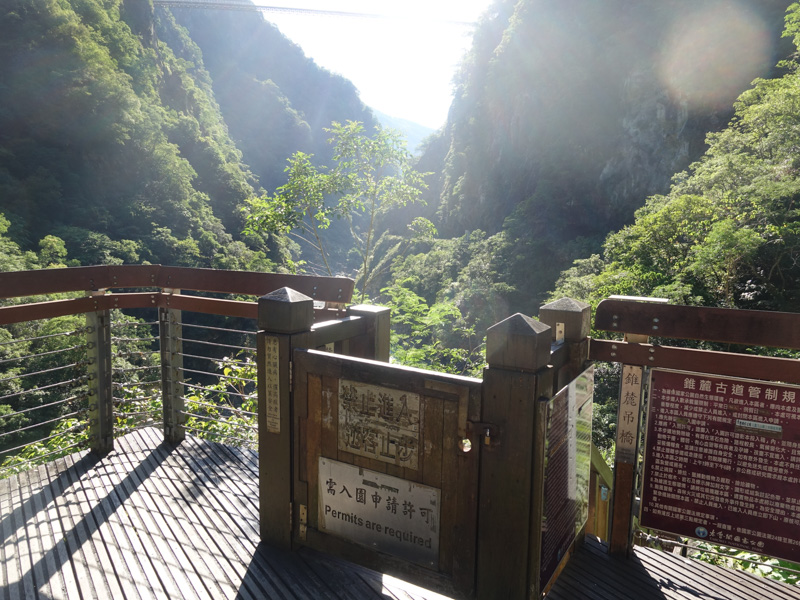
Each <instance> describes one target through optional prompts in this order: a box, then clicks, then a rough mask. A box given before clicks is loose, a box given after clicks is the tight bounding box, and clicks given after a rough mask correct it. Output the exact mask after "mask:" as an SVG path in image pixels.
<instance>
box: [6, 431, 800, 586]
mask: <svg viewBox="0 0 800 600" xmlns="http://www.w3.org/2000/svg"><path fill="white" fill-rule="evenodd" d="M257 473H258V464H257V456H256V454H255V453H253V452H250V451H247V450H240V449H237V448H232V447H230V446H225V445H221V444H215V443H211V442H206V441H202V440H198V439H195V438H187V440H186V441H185V442H184V443H182V444H181V445H179V446H171V445H168V444H165V443H164V442H163V441H162V439H161V432H160V431H158V430H156V429H143V430H140V431H138V432H135V433H131V434H128V435H126V436H124V437H122V438H120V439H118V440H117V442H116V450H115V451H114V452H112V453H111V454H109V455H108V456H106V457H105V458H102V459H101V458H97V457H96V456H94V455H92V454H88V453H85V454H76V455H72V456H69V457H66V458H63V459H59V460H57V461H54V462H52V463H49V464H47V465H44V466H41V467H38V468H36V469H34V470H31V471H29V472H26V473H22V474H20V475H18V476H15V477H11V478H9V479H6V480H3V481H0V532H1V533H2V539H3V544H2V548H1V549H0V583H2V586H0V597H2V598H17V597H25V598H39V599H50V598H68V599H73V598H100V599H104V598H115V599H121V598H214V599H218V598H283V599H292V598H314V599H316V598H328V599H332V598H348V599H349V598H395V599H401V598H402V599H404V600H409V599H422V598H442V596H439V595H437V594H436V593H434V592H429V591H426V590H423V589H421V588H418V587H415V586H412V585H410V584H407V583H405V582H402V581H399V580H397V579H393V578H390V577H387V576H384V575H381V574H380V573H376V572H374V571H370V570H367V569H364V568H361V567H358V566H355V565H352V564H350V563H346V562H344V561H340V560H337V559H335V558H331V557H328V556H324V555H322V554H319V553H316V552H313V551H310V550H308V549H303V550H300V551H298V552H293V553H286V552H282V551H278V550H275V549H272V548H270V547H267V546H264V545H263V544H260V543H258V538H259V535H258V495H257V493H258V481H257ZM547 598H548V599H549V600H573V599H611V598H613V599H626V598H631V599H633V598H636V599H642V598H655V599H659V598H669V599H672V598H682V599H687V598H697V599H701V600H729V599H734V598H742V599H748V600H763V599H767V598H769V599H770V600H773V599H774V600H792V599H800V589H797V588H790V587H788V586H785V585H780V584H777V583H774V582H771V581H766V580H763V579H758V578H755V577H752V576H749V575H747V574H745V573H741V572H732V571H729V570H726V569H721V568H718V567H713V566H711V565H707V564H703V563H699V562H696V561H691V560H687V559H684V558H681V557H679V556H675V555H671V554H667V553H664V552H660V551H657V550H650V549H644V548H637V549H636V551H635V556H634V558H633V559H631V560H619V559H614V558H611V557H609V556H608V555H607V554H606V553H605V548H604V547H603V546H602V545H601V544H600V543H599V542H597V541H592V540H588V539H587V543H586V544H584V546H583V547H582V548H581V549H580V550H579V551H578V552H577V553H576V555H575V557H574V558H573V560H572V561H571V562H570V564H569V565H568V566H567V568H566V569H565V571H564V573H562V575H561V577H560V578H559V579H558V581H557V583H556V585H555V586H554V588H553V589H552V590H551V591H550V593H549V594H548V596H547Z"/></svg>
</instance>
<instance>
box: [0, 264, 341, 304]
mask: <svg viewBox="0 0 800 600" xmlns="http://www.w3.org/2000/svg"><path fill="white" fill-rule="evenodd" d="M354 286H355V282H354V281H353V280H352V279H350V278H348V277H322V276H316V275H291V274H284V273H257V272H252V271H223V270H216V269H199V268H189V267H169V266H162V265H101V266H92V267H68V268H63V269H41V270H36V271H11V272H5V273H0V298H20V297H25V296H38V295H45V294H58V293H64V292H79V291H91V290H111V289H129V288H160V289H162V290H171V289H180V290H191V291H196V292H212V293H225V294H242V295H247V296H263V295H264V294H268V293H270V292H273V291H275V290H277V289H280V288H283V287H290V288H292V289H293V290H296V291H298V292H301V293H303V294H305V295H306V296H309V297H310V298H312V299H314V300H318V301H322V302H331V303H338V304H345V303H349V302H350V300H351V299H352V296H353V289H354Z"/></svg>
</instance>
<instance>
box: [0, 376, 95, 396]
mask: <svg viewBox="0 0 800 600" xmlns="http://www.w3.org/2000/svg"><path fill="white" fill-rule="evenodd" d="M85 380H86V377H85V376H81V377H77V378H76V379H70V380H68V381H59V382H58V383H53V384H50V385H43V386H40V387H38V388H31V389H29V390H22V391H21V392H15V393H13V394H8V395H6V396H0V400H5V399H7V398H17V397H19V396H22V395H23V394H28V393H30V392H41V391H42V390H49V389H51V388H54V387H59V386H62V385H68V384H72V383H78V382H80V381H85Z"/></svg>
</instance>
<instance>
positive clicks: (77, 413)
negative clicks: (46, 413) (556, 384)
mask: <svg viewBox="0 0 800 600" xmlns="http://www.w3.org/2000/svg"><path fill="white" fill-rule="evenodd" d="M87 412H89V410H88V409H86V408H82V409H81V410H76V411H75V412H71V413H69V414H66V415H60V416H58V417H56V418H55V419H50V420H49V421H42V422H41V423H34V424H33V425H26V426H25V427H20V428H19V429H15V430H14V431H6V432H5V433H0V438H3V437H5V436H7V435H11V434H13V433H19V432H20V431H27V430H28V429H34V428H36V427H41V426H42V425H49V424H50V423H56V422H58V421H63V420H64V419H69V418H70V417H76V416H78V415H81V414H84V413H87ZM31 443H33V442H31Z"/></svg>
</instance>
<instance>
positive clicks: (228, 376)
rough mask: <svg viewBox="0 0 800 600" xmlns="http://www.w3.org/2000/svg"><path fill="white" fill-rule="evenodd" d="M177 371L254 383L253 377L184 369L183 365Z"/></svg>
mask: <svg viewBox="0 0 800 600" xmlns="http://www.w3.org/2000/svg"><path fill="white" fill-rule="evenodd" d="M178 370H179V371H182V372H184V373H197V374H198V375H211V376H212V377H218V378H219V379H234V380H236V381H246V382H248V383H255V382H256V380H255V379H248V378H247V377H236V376H235V375H221V374H219V373H209V372H208V371H197V370H195V369H186V368H184V367H180V368H178Z"/></svg>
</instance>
